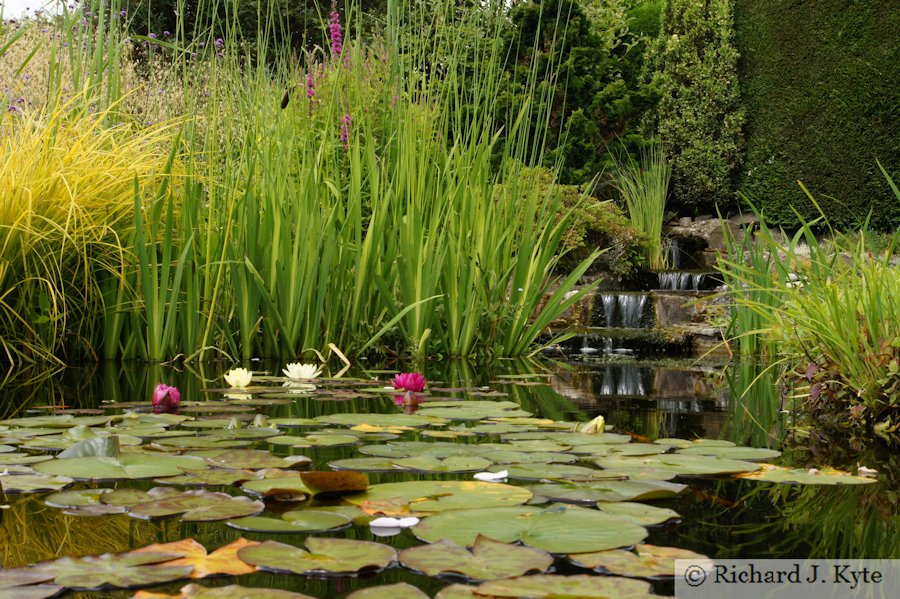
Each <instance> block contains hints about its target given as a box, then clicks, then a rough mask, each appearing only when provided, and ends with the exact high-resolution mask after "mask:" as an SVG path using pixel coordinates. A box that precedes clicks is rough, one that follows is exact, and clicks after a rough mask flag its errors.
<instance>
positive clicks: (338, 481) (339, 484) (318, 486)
mask: <svg viewBox="0 0 900 599" xmlns="http://www.w3.org/2000/svg"><path fill="white" fill-rule="evenodd" d="M300 479H301V480H302V481H303V483H304V484H305V485H306V487H307V488H308V489H309V490H310V494H312V495H318V494H319V493H354V492H358V491H365V490H366V489H368V488H369V477H368V476H366V475H365V474H362V473H361V472H353V471H351V470H344V471H339V472H301V473H300Z"/></svg>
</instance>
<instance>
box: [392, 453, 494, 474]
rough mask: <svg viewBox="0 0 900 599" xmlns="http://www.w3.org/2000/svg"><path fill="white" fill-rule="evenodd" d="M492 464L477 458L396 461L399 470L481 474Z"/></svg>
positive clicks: (427, 457) (406, 459)
mask: <svg viewBox="0 0 900 599" xmlns="http://www.w3.org/2000/svg"><path fill="white" fill-rule="evenodd" d="M492 463H493V462H491V460H487V459H485V458H480V457H477V456H451V457H448V458H445V459H443V460H442V459H440V458H435V457H432V456H427V455H426V456H420V457H411V458H402V459H399V460H394V465H395V466H397V467H399V468H403V469H404V470H414V471H419V472H480V471H482V470H484V469H485V468H487V467H488V466H490V465H491V464H492Z"/></svg>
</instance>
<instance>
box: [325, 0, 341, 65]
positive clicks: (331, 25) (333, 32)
mask: <svg viewBox="0 0 900 599" xmlns="http://www.w3.org/2000/svg"><path fill="white" fill-rule="evenodd" d="M328 32H329V39H330V40H331V55H332V56H340V55H341V51H342V50H343V49H344V36H343V33H342V32H341V13H339V12H338V9H337V2H332V3H331V14H329V15H328Z"/></svg>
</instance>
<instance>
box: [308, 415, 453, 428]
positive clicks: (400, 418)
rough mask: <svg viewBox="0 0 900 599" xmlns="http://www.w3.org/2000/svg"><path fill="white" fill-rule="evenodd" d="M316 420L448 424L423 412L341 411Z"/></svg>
mask: <svg viewBox="0 0 900 599" xmlns="http://www.w3.org/2000/svg"><path fill="white" fill-rule="evenodd" d="M316 421H318V422H320V423H324V424H338V425H341V426H356V425H358V424H371V425H373V426H414V427H420V426H442V425H444V424H447V421H446V420H444V419H443V418H436V417H432V416H423V415H421V414H355V413H341V414H329V415H327V416H318V417H317V418H316Z"/></svg>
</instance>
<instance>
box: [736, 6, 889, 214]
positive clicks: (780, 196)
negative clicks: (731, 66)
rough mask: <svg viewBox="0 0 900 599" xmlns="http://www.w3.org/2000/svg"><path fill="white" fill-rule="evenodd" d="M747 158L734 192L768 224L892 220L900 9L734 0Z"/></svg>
mask: <svg viewBox="0 0 900 599" xmlns="http://www.w3.org/2000/svg"><path fill="white" fill-rule="evenodd" d="M735 26H736V29H737V31H736V34H737V35H736V41H737V46H738V51H739V52H740V53H741V59H740V62H739V71H740V81H741V92H742V98H743V102H744V106H745V107H746V111H747V121H746V125H745V132H746V139H747V158H746V161H745V163H744V167H743V169H742V171H743V172H742V174H741V180H740V182H739V189H740V190H741V191H743V192H744V193H746V194H747V195H748V196H749V197H750V198H751V199H752V200H753V201H754V202H756V203H757V204H758V205H759V206H760V207H761V208H762V209H763V210H764V212H765V215H766V217H767V219H768V220H769V221H770V222H773V223H779V224H783V225H787V226H790V225H791V224H793V223H796V222H797V219H796V217H795V216H794V214H793V213H792V211H791V207H792V206H793V207H795V208H796V209H797V210H798V211H799V212H800V213H801V214H803V215H804V216H805V217H811V216H815V215H817V212H816V210H815V208H814V206H813V204H812V203H811V202H810V201H809V200H808V199H807V198H806V196H805V194H804V193H803V190H802V189H800V187H799V186H798V185H797V180H798V179H799V180H801V181H803V183H804V184H805V185H806V186H807V188H809V190H810V192H811V193H812V194H813V195H814V196H815V198H816V200H817V201H818V202H819V203H820V205H821V206H822V209H823V210H824V212H825V214H826V215H827V216H828V218H829V220H831V222H832V223H833V224H835V225H837V226H840V227H853V226H855V225H857V224H859V223H860V222H861V220H862V219H864V218H865V217H866V215H867V214H868V213H869V211H870V210H871V211H872V213H873V216H872V224H873V225H874V226H875V227H877V228H879V229H882V230H891V229H896V228H897V227H900V204H898V202H897V200H896V199H895V198H894V195H893V193H892V192H891V189H890V187H889V186H888V184H887V183H886V182H885V179H884V177H883V176H882V174H881V173H880V171H879V170H878V165H877V163H876V159H877V160H880V161H881V163H882V165H884V167H885V169H886V170H887V171H888V172H889V173H890V174H891V175H892V176H893V177H894V180H900V176H898V175H900V173H898V168H900V146H898V139H900V137H898V133H900V131H898V128H900V127H898V123H900V110H898V108H900V102H898V91H897V90H898V89H900V69H898V65H900V36H898V33H897V32H898V31H900V10H897V3H896V2H874V1H872V0H765V1H760V0H736V2H735Z"/></svg>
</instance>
